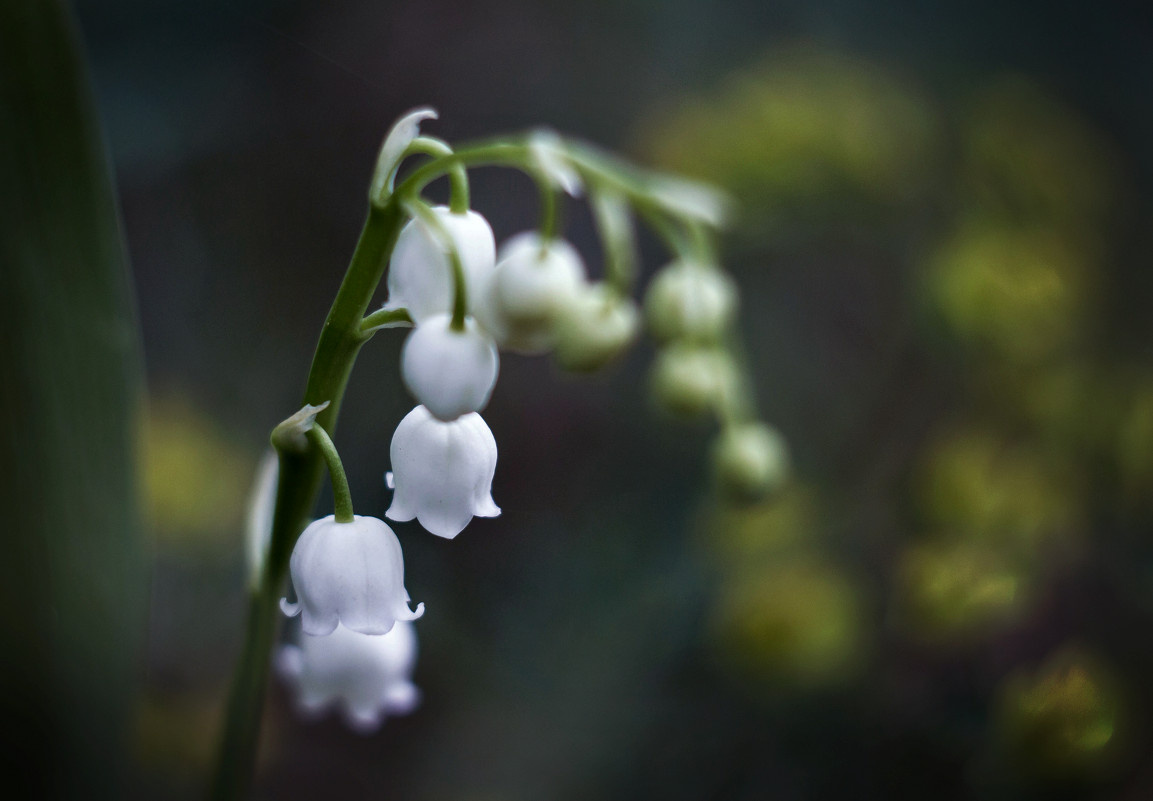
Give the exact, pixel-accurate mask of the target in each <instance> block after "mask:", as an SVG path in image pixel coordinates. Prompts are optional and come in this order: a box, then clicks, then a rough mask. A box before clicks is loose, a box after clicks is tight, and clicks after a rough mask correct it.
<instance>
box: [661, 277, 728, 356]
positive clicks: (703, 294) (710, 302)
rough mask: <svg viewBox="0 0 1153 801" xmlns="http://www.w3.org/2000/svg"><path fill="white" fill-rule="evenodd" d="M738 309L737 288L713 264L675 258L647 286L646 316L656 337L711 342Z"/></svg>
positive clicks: (718, 335)
mask: <svg viewBox="0 0 1153 801" xmlns="http://www.w3.org/2000/svg"><path fill="white" fill-rule="evenodd" d="M736 309H737V288H736V285H735V284H734V283H733V281H732V279H731V278H729V277H728V276H727V275H725V274H724V273H723V272H721V271H720V270H718V269H716V268H715V267H708V266H704V265H700V264H695V263H693V262H687V261H678V262H674V263H673V264H670V265H669V266H667V267H665V268H664V269H663V270H661V271H660V272H659V273H657V276H656V278H654V279H653V281H652V283H651V284H650V285H649V289H648V293H647V294H646V296H645V318H646V320H647V322H648V326H649V331H650V333H652V335H653V336H654V337H656V338H657V339H659V340H670V339H682V338H683V339H692V340H696V341H701V342H713V341H716V340H717V339H719V338H720V337H721V335H722V334H723V333H724V331H725V328H726V327H727V326H728V325H729V323H730V322H731V321H732V319H733V315H734V313H735V312H736Z"/></svg>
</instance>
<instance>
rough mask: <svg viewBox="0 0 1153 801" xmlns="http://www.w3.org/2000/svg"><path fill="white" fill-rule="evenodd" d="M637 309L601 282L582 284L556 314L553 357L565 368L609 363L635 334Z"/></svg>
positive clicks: (586, 367)
mask: <svg viewBox="0 0 1153 801" xmlns="http://www.w3.org/2000/svg"><path fill="white" fill-rule="evenodd" d="M638 317H639V315H638V314H637V308H636V306H635V305H634V304H633V302H632V301H631V300H630V299H629V298H626V297H622V296H621V295H620V294H619V293H617V292H616V291H614V290H613V289H611V288H609V287H607V286H605V285H604V284H594V285H591V286H585V287H583V288H582V289H581V290H580V291H579V292H578V293H577V295H576V297H575V298H573V300H572V302H571V303H569V304H568V305H567V306H565V307H564V309H563V310H562V311H561V312H560V314H559V315H558V316H557V324H556V360H557V364H559V365H560V366H561V367H562V368H564V369H565V370H574V371H591V370H597V369H599V368H601V367H603V366H604V365H606V364H608V363H609V362H610V361H612V360H613V358H615V357H616V356H617V355H619V354H620V353H621V352H622V351H623V350H624V349H625V348H626V347H628V345H629V343H630V342H632V341H633V338H634V337H635V336H636V333H637V327H638Z"/></svg>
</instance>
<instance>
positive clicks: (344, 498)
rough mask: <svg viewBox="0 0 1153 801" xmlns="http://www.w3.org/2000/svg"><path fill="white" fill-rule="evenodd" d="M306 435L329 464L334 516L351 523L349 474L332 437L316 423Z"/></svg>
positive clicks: (339, 521) (338, 519) (342, 521)
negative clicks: (345, 470)
mask: <svg viewBox="0 0 1153 801" xmlns="http://www.w3.org/2000/svg"><path fill="white" fill-rule="evenodd" d="M305 436H307V437H308V438H309V440H311V441H312V444H313V445H315V446H316V447H317V448H319V449H320V455H321V456H323V457H324V461H325V464H327V465H328V475H329V478H330V479H331V480H332V499H333V500H332V505H333V517H334V518H335V520H336V522H337V523H351V522H352V518H353V515H352V493H351V492H350V491H349V489H348V476H346V475H345V474H344V465H343V464H341V463H340V454H339V453H337V452H336V445H335V444H333V442H332V437H330V436H328V432H327V431H325V430H324V429H323V428H321V427H320V426H319V425H317V424H316V423H313V424H312V426H311V427H310V428H309V429H308V431H307V432H305Z"/></svg>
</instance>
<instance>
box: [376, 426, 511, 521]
mask: <svg viewBox="0 0 1153 801" xmlns="http://www.w3.org/2000/svg"><path fill="white" fill-rule="evenodd" d="M390 452H391V456H392V472H391V473H389V474H388V475H387V476H386V478H385V480H386V481H387V482H388V485H389V487H391V488H392V489H393V490H395V494H394V495H393V498H392V505H391V506H390V507H388V511H387V512H385V513H384V514H385V516H386V517H388V518H389V519H390V520H396V521H398V522H404V521H407V520H412V519H413V518H416V519H417V520H419V521H420V524H421V525H422V526H424V528H425V529H427V530H428V531H430V532H432V533H433V534H435V535H437V536H438V537H445V538H447V539H452V538H453V537H455V536H456V535H457V534H459V533H460V532H461V531H463V530H464V528H465V526H467V525H468V523H469V521H470V520H472V518H473V517H496V516H497V515H499V514H500V507H499V506H497V505H496V504H495V503H493V500H492V479H493V476H494V475H495V474H496V439H495V438H494V437H493V435H492V431H490V430H489V427H488V425H486V424H485V422H484V419H483V418H481V416H480V415H479V414H476V413H475V412H474V413H472V414H466V415H462V416H461V417H458V418H457V419H455V420H453V421H452V422H449V423H446V422H444V421H442V420H438V419H436V417H434V416H433V414H432V413H431V412H430V411H429V410H428V409H426V408H425V407H423V406H417V407H416V408H415V409H413V410H412V411H411V412H409V413H408V414H407V415H406V416H405V418H404V419H403V420H401V421H400V425H399V426H397V427H396V433H395V434H393V436H392V448H391V451H390Z"/></svg>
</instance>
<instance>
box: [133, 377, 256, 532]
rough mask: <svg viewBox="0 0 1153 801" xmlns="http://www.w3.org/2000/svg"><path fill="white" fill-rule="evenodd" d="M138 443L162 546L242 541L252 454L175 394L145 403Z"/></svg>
mask: <svg viewBox="0 0 1153 801" xmlns="http://www.w3.org/2000/svg"><path fill="white" fill-rule="evenodd" d="M142 447H143V454H142V465H143V471H142V472H143V480H144V488H145V499H146V501H147V503H148V510H149V513H150V517H151V522H152V527H153V530H154V531H155V532H156V536H157V539H158V542H159V543H160V544H161V545H166V546H168V545H170V546H176V547H192V548H198V547H203V548H207V549H219V548H224V547H226V545H227V544H228V543H239V542H240V541H241V533H242V522H243V516H244V506H245V501H246V498H247V495H248V491H249V489H250V485H251V482H252V472H253V466H254V464H255V462H256V459H255V457H254V455H253V454H252V453H250V452H249V451H248V450H247V449H246V448H244V447H242V446H241V445H239V444H237V442H236V439H235V438H234V437H232V436H230V435H229V433H228V431H227V430H226V429H225V428H224V427H223V426H222V425H220V424H219V423H218V422H216V421H215V420H214V419H213V418H212V417H211V416H209V415H208V414H207V413H206V412H204V411H203V410H201V409H198V408H197V407H196V406H195V405H194V404H193V403H192V402H191V401H190V400H188V399H186V398H183V397H181V396H178V395H163V396H158V397H155V398H153V399H152V400H151V401H150V402H149V411H148V415H147V419H146V421H145V425H144V435H143V437H142Z"/></svg>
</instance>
